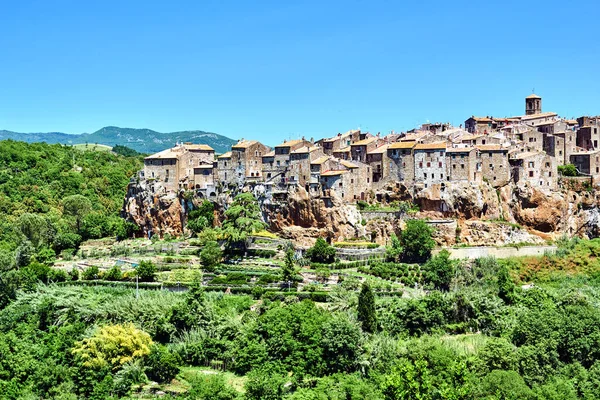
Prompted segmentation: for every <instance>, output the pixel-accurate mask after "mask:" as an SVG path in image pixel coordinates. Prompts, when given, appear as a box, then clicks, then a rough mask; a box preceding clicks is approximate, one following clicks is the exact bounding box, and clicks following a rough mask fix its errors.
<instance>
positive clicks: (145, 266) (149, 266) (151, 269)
mask: <svg viewBox="0 0 600 400" xmlns="http://www.w3.org/2000/svg"><path fill="white" fill-rule="evenodd" d="M135 273H136V275H137V276H138V278H139V280H140V281H142V282H152V281H154V274H156V266H155V265H154V263H153V262H152V261H140V264H139V265H138V266H137V268H136V269H135Z"/></svg>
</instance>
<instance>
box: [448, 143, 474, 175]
mask: <svg viewBox="0 0 600 400" xmlns="http://www.w3.org/2000/svg"><path fill="white" fill-rule="evenodd" d="M446 180H447V181H450V182H454V181H457V182H458V181H466V182H475V183H481V164H480V162H479V157H478V150H477V149H476V148H475V147H451V148H447V149H446Z"/></svg>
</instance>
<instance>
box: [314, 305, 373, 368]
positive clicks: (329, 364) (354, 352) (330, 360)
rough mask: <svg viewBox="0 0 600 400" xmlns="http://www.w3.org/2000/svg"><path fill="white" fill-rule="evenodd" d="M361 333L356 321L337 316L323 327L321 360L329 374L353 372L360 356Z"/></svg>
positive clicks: (342, 315)
mask: <svg viewBox="0 0 600 400" xmlns="http://www.w3.org/2000/svg"><path fill="white" fill-rule="evenodd" d="M362 339H363V338H362V333H361V331H360V327H359V326H358V324H357V323H356V321H351V320H350V319H349V318H348V316H347V314H338V315H336V316H335V317H334V318H332V319H331V320H330V321H327V322H326V323H325V324H324V325H323V338H322V339H321V346H322V347H323V359H324V360H325V364H326V368H327V371H328V372H329V373H336V372H346V373H348V372H354V371H355V370H356V368H357V367H358V362H359V358H360V355H361V344H362Z"/></svg>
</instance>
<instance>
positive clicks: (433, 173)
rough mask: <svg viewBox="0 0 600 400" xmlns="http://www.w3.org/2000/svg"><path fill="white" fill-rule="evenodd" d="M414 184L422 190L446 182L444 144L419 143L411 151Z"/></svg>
mask: <svg viewBox="0 0 600 400" xmlns="http://www.w3.org/2000/svg"><path fill="white" fill-rule="evenodd" d="M413 154H414V160H415V183H416V184H421V185H423V187H424V188H428V187H431V185H434V184H440V183H442V182H445V181H446V143H445V142H438V143H419V144H417V145H416V146H415V147H414V149H413Z"/></svg>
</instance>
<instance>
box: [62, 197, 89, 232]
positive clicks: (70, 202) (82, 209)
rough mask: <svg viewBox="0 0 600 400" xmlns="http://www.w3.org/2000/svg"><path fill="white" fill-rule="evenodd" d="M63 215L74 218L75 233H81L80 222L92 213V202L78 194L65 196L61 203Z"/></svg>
mask: <svg viewBox="0 0 600 400" xmlns="http://www.w3.org/2000/svg"><path fill="white" fill-rule="evenodd" d="M62 205H63V212H64V214H65V215H68V216H71V217H73V218H75V223H76V225H77V232H81V222H82V221H83V219H84V218H85V217H86V216H87V215H88V214H89V213H90V212H91V211H92V202H91V201H90V200H89V199H88V198H87V197H84V196H82V195H80V194H75V195H72V196H67V197H65V198H64V199H63V201H62Z"/></svg>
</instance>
